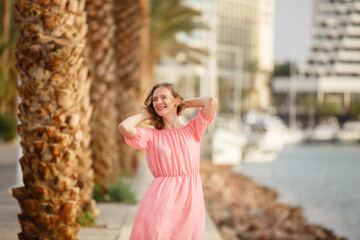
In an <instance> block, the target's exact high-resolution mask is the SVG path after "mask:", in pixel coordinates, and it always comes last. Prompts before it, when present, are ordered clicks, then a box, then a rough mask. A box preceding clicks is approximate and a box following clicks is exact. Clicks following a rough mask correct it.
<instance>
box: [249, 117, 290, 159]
mask: <svg viewBox="0 0 360 240" xmlns="http://www.w3.org/2000/svg"><path fill="white" fill-rule="evenodd" d="M243 128H244V133H245V134H246V137H247V145H246V147H245V151H244V161H247V162H269V161H274V160H275V159H276V158H277V155H278V152H279V151H280V150H281V149H283V148H284V146H285V145H286V139H287V136H288V129H287V127H286V126H285V125H284V124H283V122H282V121H281V119H280V118H279V117H277V116H271V115H267V114H262V113H256V112H250V113H248V114H247V115H245V117H244V121H243Z"/></svg>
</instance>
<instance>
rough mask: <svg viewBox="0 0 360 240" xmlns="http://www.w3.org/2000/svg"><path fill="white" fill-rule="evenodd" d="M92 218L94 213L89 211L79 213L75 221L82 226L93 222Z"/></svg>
mask: <svg viewBox="0 0 360 240" xmlns="http://www.w3.org/2000/svg"><path fill="white" fill-rule="evenodd" d="M94 220H95V219H94V215H93V214H92V213H91V212H89V211H87V212H82V213H80V214H79V216H78V217H77V218H76V222H77V223H79V224H80V225H81V226H83V227H85V226H90V225H92V224H94Z"/></svg>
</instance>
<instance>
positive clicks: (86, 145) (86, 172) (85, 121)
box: [76, 63, 99, 218]
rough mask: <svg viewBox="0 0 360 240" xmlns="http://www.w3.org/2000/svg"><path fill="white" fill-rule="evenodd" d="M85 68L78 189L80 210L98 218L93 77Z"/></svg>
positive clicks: (82, 80) (80, 80)
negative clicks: (91, 143)
mask: <svg viewBox="0 0 360 240" xmlns="http://www.w3.org/2000/svg"><path fill="white" fill-rule="evenodd" d="M83 65H84V66H83V68H81V69H80V71H85V72H84V73H81V72H79V74H78V75H79V76H83V78H82V79H79V95H80V99H79V107H80V109H79V115H80V116H81V117H80V122H79V128H80V130H81V133H82V136H81V137H80V139H79V141H80V144H79V145H78V151H77V154H76V157H77V159H78V166H77V173H78V182H77V187H79V189H80V199H79V200H80V208H81V212H91V213H92V214H93V216H94V217H95V218H96V217H98V215H99V210H98V209H96V202H95V200H94V199H92V195H93V189H94V170H93V168H92V165H93V159H92V151H91V149H90V141H91V132H90V130H91V129H90V120H91V115H92V105H91V103H90V87H91V77H90V76H89V75H88V74H87V73H88V67H87V66H85V63H84V64H83Z"/></svg>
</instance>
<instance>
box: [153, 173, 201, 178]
mask: <svg viewBox="0 0 360 240" xmlns="http://www.w3.org/2000/svg"><path fill="white" fill-rule="evenodd" d="M195 175H199V172H195V173H191V174H186V175H165V176H161V175H159V176H155V178H177V177H192V176H195Z"/></svg>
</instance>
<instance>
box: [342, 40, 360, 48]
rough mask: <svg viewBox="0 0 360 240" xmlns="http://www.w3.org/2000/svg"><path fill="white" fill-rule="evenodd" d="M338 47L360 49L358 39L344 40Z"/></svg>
mask: <svg viewBox="0 0 360 240" xmlns="http://www.w3.org/2000/svg"><path fill="white" fill-rule="evenodd" d="M340 46H341V47H345V48H360V39H349V38H345V39H343V40H342V41H341V44H340Z"/></svg>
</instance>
